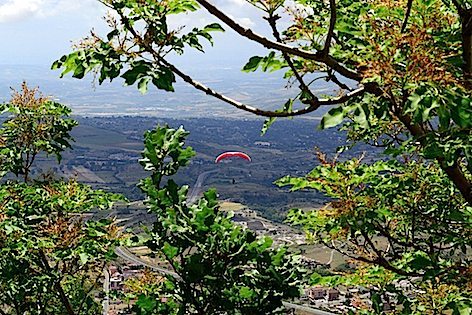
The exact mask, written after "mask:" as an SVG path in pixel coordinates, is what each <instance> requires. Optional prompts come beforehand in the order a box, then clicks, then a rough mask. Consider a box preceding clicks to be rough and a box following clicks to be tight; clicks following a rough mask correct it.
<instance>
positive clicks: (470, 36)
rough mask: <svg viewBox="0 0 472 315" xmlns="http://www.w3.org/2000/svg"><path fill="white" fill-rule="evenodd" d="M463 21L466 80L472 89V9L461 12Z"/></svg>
mask: <svg viewBox="0 0 472 315" xmlns="http://www.w3.org/2000/svg"><path fill="white" fill-rule="evenodd" d="M461 21H462V55H463V58H464V80H465V85H466V87H467V88H469V89H472V9H468V10H464V11H462V12H461Z"/></svg>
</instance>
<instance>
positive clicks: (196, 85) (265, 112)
mask: <svg viewBox="0 0 472 315" xmlns="http://www.w3.org/2000/svg"><path fill="white" fill-rule="evenodd" d="M116 11H117V13H118V15H119V16H120V18H121V21H122V23H123V25H124V26H125V27H126V28H127V29H128V30H129V31H130V33H131V34H132V35H133V36H134V39H135V40H136V42H138V43H140V45H142V47H143V48H144V49H145V50H146V51H147V52H148V53H150V54H151V55H152V56H153V58H154V60H155V61H156V62H158V63H161V64H162V65H164V66H166V67H168V68H169V69H170V70H171V71H172V72H173V73H174V74H176V75H177V76H179V77H180V78H181V79H182V80H184V81H185V82H187V83H188V84H190V85H192V86H193V87H194V88H196V89H197V90H200V91H202V92H205V93H206V94H207V95H210V96H213V97H215V98H217V99H219V100H221V101H224V102H226V103H228V104H230V105H232V106H234V107H236V108H238V109H241V110H244V111H246V112H250V113H253V114H255V115H258V116H264V117H294V116H300V115H304V114H308V113H311V112H313V111H315V110H316V109H318V108H319V107H320V106H326V105H337V104H342V103H344V102H346V101H348V100H350V99H351V98H353V97H356V96H359V95H362V94H364V93H365V92H366V88H365V87H364V86H361V87H359V88H358V89H356V90H354V91H352V92H349V93H347V94H344V95H341V96H338V97H333V98H328V99H322V100H317V99H316V98H315V99H314V101H313V103H312V104H310V105H308V106H306V107H305V108H303V109H299V110H294V111H289V112H288V111H270V110H262V109H259V108H256V107H253V106H249V105H246V104H244V103H241V102H239V101H237V100H234V99H232V98H230V97H228V96H226V95H223V94H221V93H218V92H217V91H215V90H213V89H211V88H209V87H207V86H206V85H204V84H202V83H200V82H198V81H195V80H194V79H192V78H191V77H190V76H189V75H187V74H185V73H184V72H182V71H181V70H180V69H178V68H177V67H176V66H174V65H173V64H171V63H170V62H168V61H167V60H165V59H164V58H162V57H161V56H160V55H159V54H158V53H157V52H156V51H155V50H154V49H153V48H152V47H151V46H150V45H149V44H147V43H145V41H144V40H143V39H142V38H141V37H140V36H139V35H138V33H137V32H136V30H135V29H134V28H133V27H132V26H131V25H130V23H129V20H128V18H127V17H126V16H125V15H124V13H123V12H122V11H121V10H119V9H117V10H116ZM369 90H372V88H370V86H369Z"/></svg>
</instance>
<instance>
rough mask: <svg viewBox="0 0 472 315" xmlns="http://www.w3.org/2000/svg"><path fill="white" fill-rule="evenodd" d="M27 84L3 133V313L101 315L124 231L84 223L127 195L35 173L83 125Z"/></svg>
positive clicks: (0, 226)
mask: <svg viewBox="0 0 472 315" xmlns="http://www.w3.org/2000/svg"><path fill="white" fill-rule="evenodd" d="M36 93H37V91H36V90H30V89H28V87H27V86H26V84H23V87H22V93H21V94H20V93H18V92H15V93H14V97H13V99H12V101H11V102H10V103H8V104H2V108H4V109H5V110H6V111H8V112H9V113H11V116H9V117H7V119H6V121H5V122H4V123H3V128H1V129H0V136H1V139H2V148H1V150H0V157H1V159H2V161H3V162H2V167H3V170H4V171H5V173H8V172H11V173H13V174H15V175H20V174H21V175H23V182H22V181H19V180H18V178H17V179H16V180H13V179H11V176H9V177H10V179H8V180H4V181H3V182H2V183H1V184H0V204H1V207H0V309H1V313H2V314H97V312H99V310H100V308H101V306H100V305H99V303H98V302H97V300H96V299H95V298H94V294H95V293H96V291H97V290H100V289H99V284H100V282H99V281H98V280H99V278H100V276H101V274H102V270H103V267H104V265H105V263H106V261H108V260H110V259H112V258H113V257H114V246H115V244H116V243H117V242H118V238H117V227H116V226H115V225H114V224H113V222H111V221H109V220H100V221H94V220H84V217H83V216H82V215H83V214H84V213H87V212H90V211H91V210H93V209H97V208H109V207H111V205H112V204H113V202H115V201H118V200H120V199H121V197H119V196H117V195H114V194H110V193H106V192H104V191H100V190H93V189H92V188H90V187H88V186H86V185H83V184H80V183H77V182H76V181H74V180H69V181H63V180H57V179H53V178H50V177H48V176H45V177H44V178H43V179H39V178H36V179H31V178H30V177H28V174H29V173H30V171H31V168H32V167H33V161H34V159H35V157H36V156H37V155H38V154H41V153H48V154H54V155H56V156H60V152H62V151H63V150H64V149H65V147H69V142H68V141H69V140H71V137H70V135H69V131H70V130H71V129H72V127H73V126H75V125H76V124H77V123H76V122H75V121H74V120H72V119H69V118H67V116H68V114H69V112H70V110H69V109H68V108H66V107H65V106H63V105H60V104H57V103H55V102H51V101H49V100H47V99H45V98H43V97H39V98H37V97H36Z"/></svg>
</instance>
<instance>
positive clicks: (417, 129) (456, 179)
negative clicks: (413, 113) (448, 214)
mask: <svg viewBox="0 0 472 315" xmlns="http://www.w3.org/2000/svg"><path fill="white" fill-rule="evenodd" d="M397 116H398V119H399V120H400V121H401V122H402V123H403V124H404V125H405V127H406V128H407V129H408V130H409V131H410V133H411V134H412V135H413V136H414V137H416V138H417V139H418V140H419V141H420V142H421V141H423V138H424V136H425V132H424V130H423V128H422V127H421V126H420V125H418V124H414V123H413V121H412V119H411V117H410V116H408V115H402V114H400V115H397ZM436 160H437V161H438V162H439V165H440V166H441V168H442V169H443V170H444V172H445V173H446V174H447V176H448V177H449V179H450V180H451V181H452V182H453V183H454V184H455V185H456V187H457V189H459V191H460V193H461V195H462V197H464V199H465V200H466V201H467V202H468V203H469V204H470V205H472V190H471V183H470V182H469V180H468V179H467V178H466V177H465V175H464V173H463V172H462V170H461V169H460V167H459V165H457V163H456V164H454V165H452V166H448V165H447V163H446V161H445V160H444V158H442V157H438V158H437V159H436Z"/></svg>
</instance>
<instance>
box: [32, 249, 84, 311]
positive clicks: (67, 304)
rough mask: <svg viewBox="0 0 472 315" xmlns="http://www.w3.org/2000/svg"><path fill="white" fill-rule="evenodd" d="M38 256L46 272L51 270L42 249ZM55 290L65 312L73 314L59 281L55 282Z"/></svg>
mask: <svg viewBox="0 0 472 315" xmlns="http://www.w3.org/2000/svg"><path fill="white" fill-rule="evenodd" d="M39 256H40V258H41V262H42V263H43V265H44V267H45V268H46V271H47V272H48V273H50V272H51V266H50V265H49V261H48V258H47V257H46V254H45V253H44V251H43V250H42V249H40V250H39ZM55 287H56V290H57V291H58V293H59V298H60V299H61V302H62V304H63V305H64V307H65V308H66V311H67V314H68V315H75V312H74V310H73V308H72V305H71V304H70V301H69V298H68V297H67V295H66V293H65V292H64V289H63V288H62V286H61V283H60V282H56V285H55Z"/></svg>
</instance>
